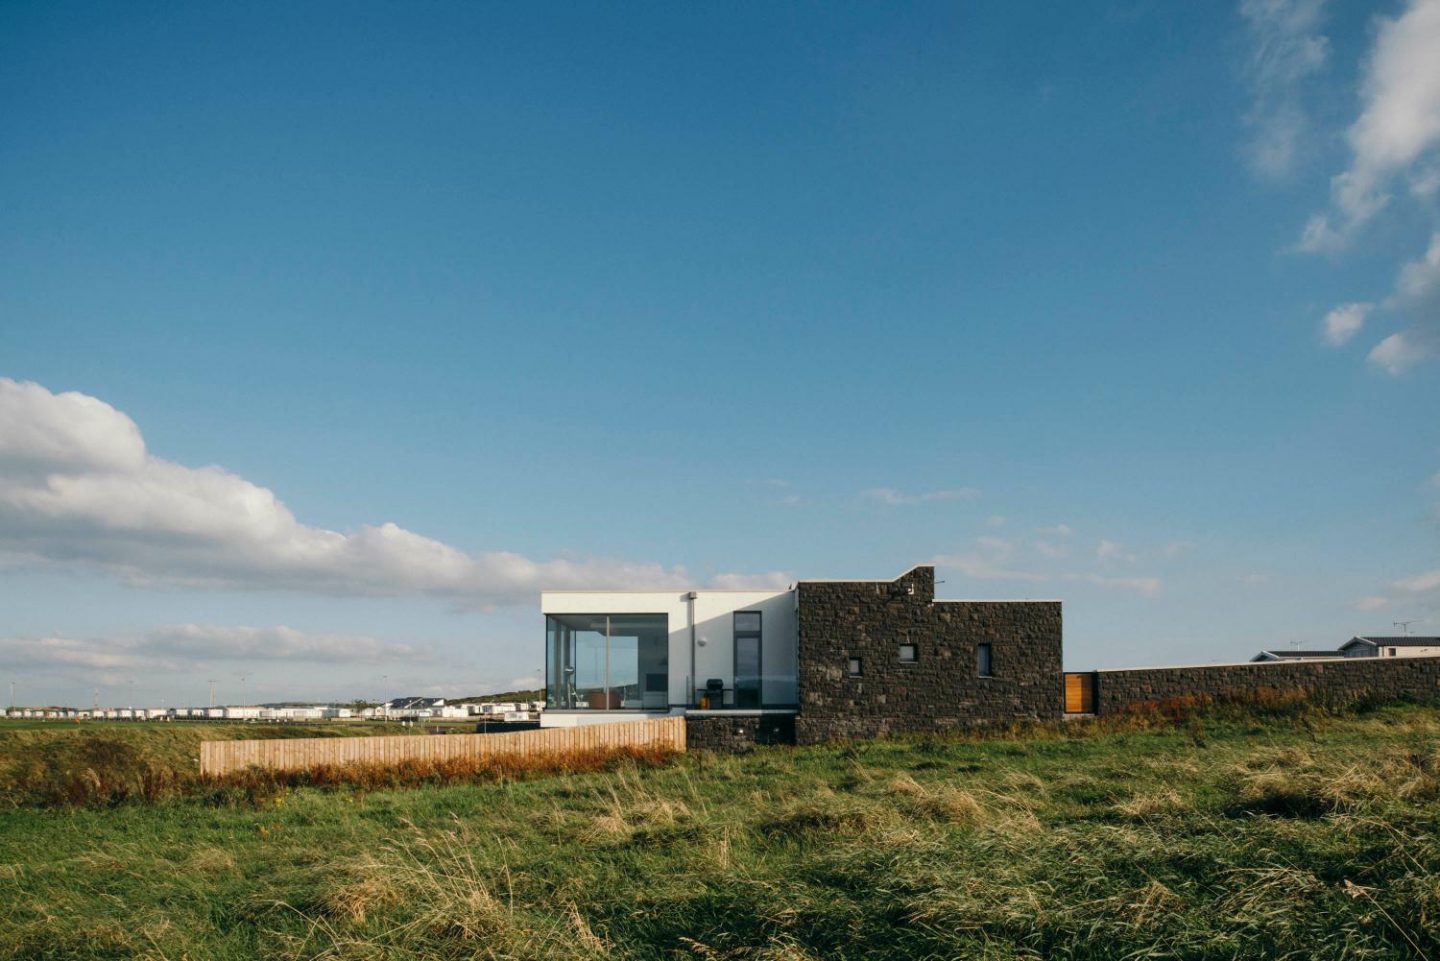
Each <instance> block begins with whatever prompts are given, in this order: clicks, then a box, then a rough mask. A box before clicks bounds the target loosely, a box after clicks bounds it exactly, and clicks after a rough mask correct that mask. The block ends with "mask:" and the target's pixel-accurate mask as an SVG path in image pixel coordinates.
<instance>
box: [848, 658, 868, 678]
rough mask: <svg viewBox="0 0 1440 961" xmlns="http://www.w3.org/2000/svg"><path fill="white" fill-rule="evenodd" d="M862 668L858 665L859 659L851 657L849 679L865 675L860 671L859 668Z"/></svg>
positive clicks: (861, 665)
mask: <svg viewBox="0 0 1440 961" xmlns="http://www.w3.org/2000/svg"><path fill="white" fill-rule="evenodd" d="M863 667H864V665H863V664H861V663H860V658H858V657H852V658H850V676H851V677H859V676H860V675H861V674H863V673H865V672H864V671H863V670H861V668H863Z"/></svg>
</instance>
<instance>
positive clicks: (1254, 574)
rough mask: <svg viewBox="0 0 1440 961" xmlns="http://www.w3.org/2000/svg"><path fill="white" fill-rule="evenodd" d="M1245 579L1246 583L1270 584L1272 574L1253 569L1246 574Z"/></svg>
mask: <svg viewBox="0 0 1440 961" xmlns="http://www.w3.org/2000/svg"><path fill="white" fill-rule="evenodd" d="M1243 580H1244V581H1245V583H1246V584H1268V583H1270V575H1269V574H1265V573H1262V572H1260V571H1251V572H1250V573H1249V574H1246V575H1245V577H1244V578H1243Z"/></svg>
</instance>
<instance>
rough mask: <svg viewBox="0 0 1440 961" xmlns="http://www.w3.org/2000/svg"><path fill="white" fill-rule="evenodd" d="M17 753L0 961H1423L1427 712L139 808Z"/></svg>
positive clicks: (1434, 916) (7, 816)
mask: <svg viewBox="0 0 1440 961" xmlns="http://www.w3.org/2000/svg"><path fill="white" fill-rule="evenodd" d="M176 727H177V728H178V726H176ZM44 733H45V732H28V733H26V734H25V735H24V736H25V737H30V738H37V737H40V735H42V734H44ZM20 736H21V733H20V732H14V733H12V734H9V735H7V739H6V740H0V766H3V767H4V769H5V770H6V771H7V772H8V773H7V775H6V776H7V777H9V779H10V780H9V781H8V782H7V784H8V788H7V789H8V792H9V793H8V795H7V800H8V803H7V804H5V806H4V808H3V809H0V958H3V959H11V958H15V959H19V958H26V959H29V958H57V959H58V958H67V959H68V958H127V959H129V958H151V959H171V961H179V959H193V961H220V959H235V961H240V959H257V958H259V959H301V958H307V959H308V958H327V959H331V958H333V959H342V958H343V959H375V961H379V959H386V961H402V959H405V961H408V959H417V961H418V959H422V958H423V959H461V958H465V959H470V958H537V959H538V958H557V959H558V958H577V959H578V958H596V959H598V958H614V959H631V958H634V959H641V958H644V959H652V958H653V959H659V958H669V959H677V958H699V959H809V958H816V959H818V958H856V959H858V958H872V959H881V958H884V959H896V958H900V959H905V958H913V959H941V958H986V959H1002V958H1087V959H1090V958H1093V959H1102V958H1103V959H1115V958H1215V959H1221V958H1223V959H1233V958H1255V959H1260V958H1265V959H1273V958H1290V957H1294V958H1305V959H1319V958H1357V959H1383V958H1394V959H1402V958H1403V959H1413V958H1430V959H1435V961H1440V838H1437V831H1440V711H1437V710H1436V709H1434V708H1423V707H1416V706H1392V707H1382V708H1374V709H1370V710H1366V711H1358V712H1346V713H1329V712H1323V711H1319V710H1316V709H1312V708H1298V709H1294V710H1276V711H1272V712H1269V713H1263V714H1260V713H1247V712H1246V711H1242V710H1233V709H1232V710H1224V711H1222V710H1211V711H1209V712H1208V713H1206V712H1202V713H1199V714H1195V715H1191V716H1187V717H1183V718H1180V719H1170V720H1167V719H1165V718H1163V717H1159V716H1153V717H1149V718H1142V719H1134V718H1132V719H1122V720H1118V721H1101V722H1083V723H1079V724H1072V725H1066V726H1052V727H1036V728H1032V729H1026V730H1015V731H1008V732H992V733H990V734H986V735H980V734H977V735H972V736H968V737H958V738H945V739H942V738H919V739H898V740H892V741H876V742H867V743H858V744H851V745H837V746H829V747H820V748H802V749H787V748H766V749H760V750H757V751H755V752H753V753H751V754H748V755H744V756H738V757H727V756H716V755H706V754H699V753H697V754H691V755H685V756H680V757H677V758H673V759H671V760H669V761H667V762H664V763H660V764H658V765H653V766H651V765H641V764H637V763H635V762H633V761H618V762H616V764H615V765H613V766H612V767H611V769H609V770H602V771H596V772H592V773H584V774H572V775H568V776H528V777H503V778H501V779H499V780H493V779H492V780H488V781H483V782H477V783H464V784H448V785H442V784H434V785H426V784H422V785H420V786H416V787H409V788H387V789H381V790H376V789H367V788H362V787H360V786H356V785H342V786H339V787H330V788H324V789H322V788H315V787H302V788H295V787H283V786H279V785H275V786H273V788H272V789H270V790H267V791H258V792H257V791H251V792H249V793H237V792H228V793H227V792H215V791H210V792H199V793H194V792H186V791H184V790H179V791H176V792H174V793H173V794H168V795H165V796H162V797H159V798H158V799H157V800H153V801H148V802H147V801H145V800H143V799H140V798H139V796H138V795H137V794H135V793H131V794H127V795H125V796H124V797H121V796H120V795H116V796H115V797H114V798H111V799H105V798H100V797H96V798H90V799H85V798H80V799H79V802H80V803H61V802H59V801H58V800H51V801H43V800H41V799H42V798H43V796H44V795H45V791H44V790H40V789H38V788H37V786H36V785H35V784H34V783H29V782H26V781H25V777H26V776H27V775H26V772H27V771H28V772H29V774H28V776H29V777H31V778H43V777H47V776H58V775H56V773H55V772H56V771H58V770H59V769H58V768H56V767H55V766H54V765H51V766H50V767H46V766H45V765H42V764H38V763H30V762H27V758H30V757H31V755H32V754H34V753H35V752H36V751H37V750H38V751H40V753H44V750H49V751H52V752H53V751H55V750H59V749H57V748H54V747H53V746H45V745H41V747H40V748H37V747H36V746H35V745H34V744H30V745H29V746H23V745H21V746H17V745H16V744H15V743H14V741H13V739H14V738H16V737H20ZM125 736H126V737H130V738H135V739H137V742H136V745H135V750H136V751H137V752H139V753H140V754H142V755H144V756H146V757H149V758H151V761H152V762H153V763H154V764H156V765H161V764H162V763H165V762H164V761H163V760H162V755H163V756H164V757H168V758H170V759H171V762H172V763H178V760H177V759H183V758H184V757H186V756H187V755H185V754H184V753H183V750H182V749H180V748H179V747H177V746H176V745H173V744H172V745H170V746H169V747H167V748H166V749H165V750H164V751H161V750H159V749H149V748H146V747H144V745H143V743H141V742H143V740H144V739H145V738H146V737H151V736H153V737H157V738H167V737H168V738H176V737H181V736H182V735H181V734H180V733H175V732H172V731H169V730H159V729H157V728H152V727H149V726H145V725H136V726H134V727H133V728H131V729H130V730H129V732H127V733H126V735H125ZM184 736H185V737H190V736H194V735H192V734H184ZM41 740H43V738H41ZM42 748H43V750H42ZM66 750H68V751H70V752H71V757H72V758H73V757H75V756H77V755H76V754H75V753H74V752H76V751H81V750H83V749H82V748H80V747H78V746H77V745H70V746H69V747H67V748H66ZM147 752H148V753H147ZM27 764H29V766H27ZM67 770H68V769H67ZM46 772H49V773H48V774H47V773H46ZM140 793H142V794H143V792H140Z"/></svg>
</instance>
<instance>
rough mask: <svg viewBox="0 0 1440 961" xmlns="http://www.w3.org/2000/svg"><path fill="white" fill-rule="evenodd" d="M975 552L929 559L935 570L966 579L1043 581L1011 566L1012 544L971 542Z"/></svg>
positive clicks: (996, 540) (992, 539) (1000, 540)
mask: <svg viewBox="0 0 1440 961" xmlns="http://www.w3.org/2000/svg"><path fill="white" fill-rule="evenodd" d="M975 544H976V547H977V548H979V549H978V550H975V551H969V552H966V553H961V554H940V555H937V556H936V557H935V558H933V559H932V560H931V563H933V564H935V565H936V566H937V567H948V568H952V569H954V570H956V571H959V572H960V573H961V574H963V575H965V576H966V577H970V578H974V579H975V580H980V581H1027V582H1039V581H1044V580H1046V579H1047V578H1046V576H1045V575H1044V574H1041V573H1038V572H1036V571H1030V570H1024V569H1022V568H1019V567H1016V566H1014V565H1013V563H1012V559H1013V557H1014V554H1015V545H1014V544H1013V543H1011V542H1010V541H1007V540H1005V539H1003V538H999V537H979V538H976V539H975Z"/></svg>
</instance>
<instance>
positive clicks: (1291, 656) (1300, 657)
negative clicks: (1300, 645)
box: [1250, 651, 1345, 661]
mask: <svg viewBox="0 0 1440 961" xmlns="http://www.w3.org/2000/svg"><path fill="white" fill-rule="evenodd" d="M1344 656H1345V655H1344V654H1342V653H1340V652H1339V651H1261V652H1260V653H1259V654H1256V655H1255V656H1254V657H1252V658H1250V660H1251V661H1320V660H1324V659H1325V658H1327V657H1344Z"/></svg>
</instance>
